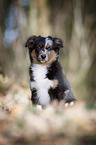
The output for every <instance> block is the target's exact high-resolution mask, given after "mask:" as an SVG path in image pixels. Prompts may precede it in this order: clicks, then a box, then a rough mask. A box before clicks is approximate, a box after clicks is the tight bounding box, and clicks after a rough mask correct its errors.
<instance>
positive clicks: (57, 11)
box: [0, 0, 96, 145]
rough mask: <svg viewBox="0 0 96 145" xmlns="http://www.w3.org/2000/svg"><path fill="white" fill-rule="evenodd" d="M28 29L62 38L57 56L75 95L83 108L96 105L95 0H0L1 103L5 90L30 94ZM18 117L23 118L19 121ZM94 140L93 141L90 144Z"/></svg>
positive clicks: (93, 107)
mask: <svg viewBox="0 0 96 145" xmlns="http://www.w3.org/2000/svg"><path fill="white" fill-rule="evenodd" d="M31 35H42V36H48V35H52V36H53V37H59V38H61V39H62V40H63V42H64V48H63V49H61V52H60V57H59V60H60V62H61V64H62V67H63V70H64V72H65V74H66V76H67V78H68V80H69V81H70V83H71V86H72V88H73V92H74V94H75V96H76V98H77V99H78V101H80V100H81V102H84V104H85V106H86V108H87V109H93V110H94V109H95V107H96V1H95V0H87V1H86V0H0V98H1V99H0V101H1V102H0V106H1V107H4V105H5V104H6V103H5V102H6V100H7V99H6V98H8V96H11V97H13V96H15V97H17V100H18V98H19V97H21V96H30V94H29V92H30V90H29V74H28V68H29V65H30V62H29V58H28V52H27V49H26V48H25V47H24V45H25V42H26V40H27V38H28V37H29V36H31ZM26 94H27V95H26ZM12 99H13V98H12ZM4 100H5V102H4ZM9 100H10V99H9ZM9 100H8V102H10V101H9ZM23 101H24V100H23ZM27 101H28V100H27ZM13 104H14V103H13ZM11 105H12V104H11ZM5 106H6V105H5ZM9 106H10V105H9ZM77 106H78V105H77ZM7 107H8V105H7ZM9 108H10V107H9ZM9 108H7V110H8V109H9ZM33 110H34V109H33ZM77 110H78V109H77ZM81 112H82V110H81ZM95 113H96V112H95ZM2 114H3V113H2ZM77 114H78V112H77ZM85 116H86V115H85ZM89 116H90V115H89ZM93 116H96V114H94V115H93ZM5 118H6V116H4V117H3V119H4V120H5ZM71 119H72V118H71ZM95 119H96V118H95ZM88 120H90V119H89V118H88ZM19 121H20V120H19ZM21 122H22V123H21V124H24V122H23V121H21ZM69 122H70V121H69ZM95 123H96V120H95ZM85 124H86V123H85ZM21 126H22V125H21ZM21 126H20V127H21ZM72 129H73V128H72ZM13 130H14V129H13ZM73 130H74V129H73ZM85 130H86V129H85ZM77 132H78V129H77ZM85 132H86V131H85ZM91 133H92V132H91ZM71 139H72V138H71ZM2 140H3V139H2ZM93 140H94V139H93ZM95 141H96V140H95ZM85 142H86V141H85ZM4 143H5V144H6V142H3V141H2V144H4ZM73 143H74V142H73ZM95 143H96V142H95ZM95 143H93V142H92V143H91V145H93V144H95ZM37 144H38V143H37ZM50 144H51V143H50ZM67 144H68V142H67ZM71 144H72V142H71ZM10 145H11V144H10ZM87 145H88V142H87Z"/></svg>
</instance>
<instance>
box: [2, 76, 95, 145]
mask: <svg viewBox="0 0 96 145" xmlns="http://www.w3.org/2000/svg"><path fill="white" fill-rule="evenodd" d="M25 144H26V145H38V144H39V145H96V110H95V109H90V110H89V109H87V108H86V105H85V103H84V102H81V101H79V100H78V101H77V102H76V103H75V104H74V106H70V105H69V107H64V104H63V103H62V102H61V103H59V104H58V103H57V102H56V101H55V102H54V103H52V104H51V105H49V106H48V107H47V108H45V109H42V110H41V109H39V108H37V107H35V106H33V105H32V104H31V103H30V89H29V88H28V87H25V86H23V85H22V84H19V83H13V82H12V81H11V80H10V79H9V78H7V77H5V78H3V77H2V76H0V145H25Z"/></svg>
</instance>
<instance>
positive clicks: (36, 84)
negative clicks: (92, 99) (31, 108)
mask: <svg viewBox="0 0 96 145" xmlns="http://www.w3.org/2000/svg"><path fill="white" fill-rule="evenodd" d="M25 47H28V50H29V57H30V62H31V65H30V67H29V73H30V89H31V93H32V95H31V100H32V103H33V104H40V105H42V106H43V107H44V106H46V105H48V104H49V103H50V102H51V101H52V100H54V99H57V100H58V101H60V100H62V99H64V100H65V102H68V103H70V102H72V101H75V100H76V99H75V97H74V95H73V92H72V89H71V86H70V84H69V82H68V80H67V78H66V77H65V75H64V74H63V71H62V67H61V65H60V63H59V62H58V56H59V50H60V48H61V47H63V42H62V40H61V39H59V38H52V37H51V36H48V37H41V36H32V37H30V38H29V39H28V40H27V42H26V44H25Z"/></svg>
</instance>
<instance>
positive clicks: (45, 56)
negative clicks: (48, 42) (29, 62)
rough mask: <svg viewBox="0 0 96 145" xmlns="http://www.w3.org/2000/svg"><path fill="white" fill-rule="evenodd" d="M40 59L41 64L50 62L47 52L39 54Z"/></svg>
mask: <svg viewBox="0 0 96 145" xmlns="http://www.w3.org/2000/svg"><path fill="white" fill-rule="evenodd" d="M38 59H39V61H40V62H41V63H45V62H47V61H48V54H47V53H45V52H42V53H40V54H39V57H38Z"/></svg>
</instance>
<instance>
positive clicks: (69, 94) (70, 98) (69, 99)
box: [64, 90, 76, 103]
mask: <svg viewBox="0 0 96 145" xmlns="http://www.w3.org/2000/svg"><path fill="white" fill-rule="evenodd" d="M64 100H65V103H71V102H74V101H76V99H75V97H74V95H73V93H72V91H71V90H66V91H65V92H64Z"/></svg>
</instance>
